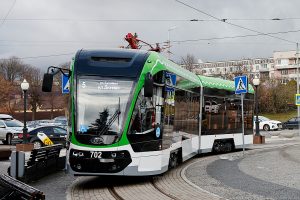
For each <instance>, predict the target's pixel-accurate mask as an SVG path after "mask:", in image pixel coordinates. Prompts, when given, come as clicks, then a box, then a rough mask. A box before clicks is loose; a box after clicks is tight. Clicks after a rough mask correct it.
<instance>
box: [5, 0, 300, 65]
mask: <svg viewBox="0 0 300 200" xmlns="http://www.w3.org/2000/svg"><path fill="white" fill-rule="evenodd" d="M180 1H182V2H184V3H185V4H188V5H190V6H191V7H193V8H195V9H192V8H190V7H187V6H185V5H183V4H181V3H179V2H178V1H176V0H151V1H150V0H147V1H146V0H126V1H125V0H119V1H117V0H0V18H1V19H0V59H1V58H8V57H9V56H17V57H20V58H23V61H24V62H25V63H29V64H32V65H34V66H36V67H46V66H49V65H58V64H60V63H63V62H66V61H69V60H70V59H71V58H72V55H74V54H75V52H76V51H77V50H79V49H82V48H83V49H99V48H117V47H119V46H122V45H123V46H126V45H127V43H126V42H125V41H124V39H123V38H124V36H125V35H126V34H127V33H129V32H132V33H134V32H136V33H138V36H139V38H140V39H142V40H144V41H146V42H148V43H156V42H161V43H162V42H166V41H167V40H168V32H169V33H170V40H171V41H172V42H171V44H172V47H171V51H172V53H173V54H172V56H171V58H172V59H173V60H175V61H180V59H181V58H182V57H184V56H186V55H187V54H188V53H189V54H192V55H194V56H195V57H196V58H197V59H201V60H202V61H204V62H205V61H220V60H230V59H241V58H256V57H271V56H272V53H273V51H285V50H295V48H296V42H298V41H300V14H299V7H300V1H299V0H285V1H283V0H226V1H225V0H209V1H208V0H197V1H196V0H180ZM196 9H198V11H197V10H196ZM201 11H204V12H206V13H208V14H210V15H213V16H214V17H216V18H219V19H227V20H226V22H229V23H232V24H236V25H239V26H242V27H246V28H249V29H252V30H255V31H257V32H263V33H274V32H286V31H298V30H299V32H290V33H285V34H276V35H274V36H276V37H280V38H283V39H285V40H287V41H284V40H279V39H275V38H271V37H267V36H259V37H238V38H227V39H214V40H204V39H210V38H223V37H225V38H226V37H232V36H240V35H249V34H250V35H253V34H257V32H251V31H249V30H246V29H242V28H240V27H237V26H233V25H230V24H227V23H224V22H221V21H217V20H216V19H214V18H212V17H210V16H207V15H205V14H203V13H201ZM274 18H279V19H284V20H270V19H274ZM192 19H197V20H198V21H190V20H192ZM174 27H176V28H175V29H172V30H170V31H168V30H169V29H170V28H174ZM186 40H197V41H190V42H188V41H186ZM162 45H164V44H163V43H162ZM164 54H166V53H164ZM52 55H54V56H52ZM55 55H56V56H55ZM57 55H59V56H57ZM40 56H49V57H40ZM32 57H37V58H32Z"/></svg>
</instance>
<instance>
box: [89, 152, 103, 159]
mask: <svg viewBox="0 0 300 200" xmlns="http://www.w3.org/2000/svg"><path fill="white" fill-rule="evenodd" d="M101 156H102V152H100V151H91V158H101Z"/></svg>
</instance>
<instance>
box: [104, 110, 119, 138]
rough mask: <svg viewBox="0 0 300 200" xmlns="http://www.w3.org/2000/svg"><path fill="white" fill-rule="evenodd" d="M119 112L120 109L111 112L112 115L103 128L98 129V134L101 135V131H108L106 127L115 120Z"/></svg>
mask: <svg viewBox="0 0 300 200" xmlns="http://www.w3.org/2000/svg"><path fill="white" fill-rule="evenodd" d="M120 114H121V110H120V109H117V110H116V112H115V113H114V114H113V116H112V117H111V118H110V119H109V121H108V123H107V124H106V126H104V128H102V129H101V130H100V131H99V134H98V135H99V136H100V135H102V134H103V133H105V132H106V131H108V129H109V128H110V127H111V125H112V124H113V123H114V122H115V121H116V119H117V118H119V116H120Z"/></svg>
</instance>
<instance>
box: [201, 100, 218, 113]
mask: <svg viewBox="0 0 300 200" xmlns="http://www.w3.org/2000/svg"><path fill="white" fill-rule="evenodd" d="M220 106H221V104H218V103H217V102H216V101H205V107H204V110H205V112H208V113H219V109H220Z"/></svg>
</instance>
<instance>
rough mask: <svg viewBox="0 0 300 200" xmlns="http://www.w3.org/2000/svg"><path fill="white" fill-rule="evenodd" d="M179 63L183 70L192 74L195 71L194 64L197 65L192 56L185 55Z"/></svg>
mask: <svg viewBox="0 0 300 200" xmlns="http://www.w3.org/2000/svg"><path fill="white" fill-rule="evenodd" d="M181 63H182V67H183V68H185V69H187V70H189V71H191V72H192V71H193V70H194V69H195V64H196V63H197V60H196V58H195V56H194V55H192V54H187V55H186V57H182V58H181Z"/></svg>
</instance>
